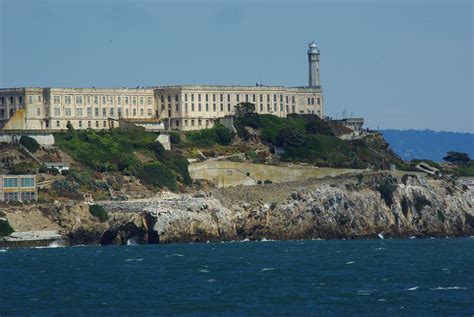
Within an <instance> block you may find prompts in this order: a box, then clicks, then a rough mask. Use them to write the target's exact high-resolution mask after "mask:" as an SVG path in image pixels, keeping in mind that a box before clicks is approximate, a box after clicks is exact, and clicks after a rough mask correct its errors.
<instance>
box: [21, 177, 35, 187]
mask: <svg viewBox="0 0 474 317" xmlns="http://www.w3.org/2000/svg"><path fill="white" fill-rule="evenodd" d="M21 187H35V179H34V178H33V177H28V178H21Z"/></svg>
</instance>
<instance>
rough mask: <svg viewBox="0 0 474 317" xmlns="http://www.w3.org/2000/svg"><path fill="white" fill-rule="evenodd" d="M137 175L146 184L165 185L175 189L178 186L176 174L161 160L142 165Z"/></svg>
mask: <svg viewBox="0 0 474 317" xmlns="http://www.w3.org/2000/svg"><path fill="white" fill-rule="evenodd" d="M137 177H138V178H140V179H141V180H142V181H143V182H145V183H146V184H149V185H152V186H156V187H160V188H161V187H164V186H166V187H167V188H168V189H169V190H173V191H175V190H176V189H177V188H178V185H177V183H176V176H175V175H174V174H173V172H172V171H171V170H170V169H168V168H167V167H166V166H165V165H164V164H163V163H161V162H153V163H148V164H145V165H143V166H142V167H140V168H139V169H138V171H137Z"/></svg>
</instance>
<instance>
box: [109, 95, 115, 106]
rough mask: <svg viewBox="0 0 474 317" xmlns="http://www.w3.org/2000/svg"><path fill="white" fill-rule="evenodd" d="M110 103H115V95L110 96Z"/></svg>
mask: <svg viewBox="0 0 474 317" xmlns="http://www.w3.org/2000/svg"><path fill="white" fill-rule="evenodd" d="M109 104H111V105H113V104H114V97H113V96H110V97H109Z"/></svg>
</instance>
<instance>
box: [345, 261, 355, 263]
mask: <svg viewBox="0 0 474 317" xmlns="http://www.w3.org/2000/svg"><path fill="white" fill-rule="evenodd" d="M354 263H355V261H349V262H346V264H354Z"/></svg>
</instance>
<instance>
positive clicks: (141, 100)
mask: <svg viewBox="0 0 474 317" xmlns="http://www.w3.org/2000/svg"><path fill="white" fill-rule="evenodd" d="M143 104H145V98H143V97H140V105H143Z"/></svg>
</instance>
